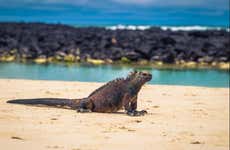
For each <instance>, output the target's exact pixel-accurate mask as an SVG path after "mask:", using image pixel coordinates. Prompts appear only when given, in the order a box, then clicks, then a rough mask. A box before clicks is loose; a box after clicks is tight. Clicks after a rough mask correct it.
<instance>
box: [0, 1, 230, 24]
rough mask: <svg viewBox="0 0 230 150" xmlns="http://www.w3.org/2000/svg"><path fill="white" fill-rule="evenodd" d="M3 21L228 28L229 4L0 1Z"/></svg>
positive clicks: (227, 2) (0, 18) (201, 2)
mask: <svg viewBox="0 0 230 150" xmlns="http://www.w3.org/2000/svg"><path fill="white" fill-rule="evenodd" d="M0 21H1V22H9V21H17V22H21V21H24V22H46V23H63V24H72V25H117V24H124V25H172V26H177V25H203V26H225V27H226V26H229V0H0Z"/></svg>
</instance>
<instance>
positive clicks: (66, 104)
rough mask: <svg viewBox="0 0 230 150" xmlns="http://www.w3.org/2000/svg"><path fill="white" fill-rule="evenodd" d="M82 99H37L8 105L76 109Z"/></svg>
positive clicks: (21, 100) (15, 101)
mask: <svg viewBox="0 0 230 150" xmlns="http://www.w3.org/2000/svg"><path fill="white" fill-rule="evenodd" d="M80 100H81V99H62V98H36V99H15V100H9V101H7V103H14V104H24V105H37V106H39V105H45V106H51V107H58V108H69V109H76V108H77V107H78V105H79V102H80Z"/></svg>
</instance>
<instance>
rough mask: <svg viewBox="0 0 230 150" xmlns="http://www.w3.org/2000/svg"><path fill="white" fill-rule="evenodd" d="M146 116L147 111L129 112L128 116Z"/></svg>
mask: <svg viewBox="0 0 230 150" xmlns="http://www.w3.org/2000/svg"><path fill="white" fill-rule="evenodd" d="M145 114H147V111H146V110H141V111H137V110H132V111H128V112H127V115H129V116H144V115H145Z"/></svg>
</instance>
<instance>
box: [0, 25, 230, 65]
mask: <svg viewBox="0 0 230 150" xmlns="http://www.w3.org/2000/svg"><path fill="white" fill-rule="evenodd" d="M27 60H32V61H34V62H36V63H47V62H88V63H92V64H103V63H138V64H144V65H146V64H156V65H162V64H176V65H182V66H183V65H185V66H188V67H189V66H191V67H194V66H197V65H198V66H199V65H201V66H213V67H217V68H221V69H229V62H230V42H229V32H227V31H225V30H206V31H171V30H162V29H160V28H156V27H152V28H150V29H146V30H127V29H124V30H109V29H106V28H99V27H84V28H83V27H81V28H76V27H72V26H67V25H61V24H43V23H4V22H2V23H0V61H6V62H9V61H27Z"/></svg>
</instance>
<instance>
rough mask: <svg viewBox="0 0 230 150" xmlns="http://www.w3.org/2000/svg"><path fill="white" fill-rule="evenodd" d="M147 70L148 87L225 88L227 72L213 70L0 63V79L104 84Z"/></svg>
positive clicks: (227, 83) (227, 81)
mask: <svg viewBox="0 0 230 150" xmlns="http://www.w3.org/2000/svg"><path fill="white" fill-rule="evenodd" d="M133 69H137V70H148V71H149V72H151V73H152V74H153V79H152V80H151V81H150V84H167V85H192V86H207V87H229V77H230V75H229V72H228V71H222V70H213V69H154V68H148V67H145V68H141V67H136V68H135V67H130V66H111V65H101V66H92V65H79V64H74V65H71V66H69V65H66V64H48V65H38V64H33V63H26V64H24V63H0V78H10V79H11V78H14V79H33V80H64V81H86V82H107V81H110V80H112V79H115V78H117V77H125V76H126V75H127V74H128V72H129V71H131V70H133Z"/></svg>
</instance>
